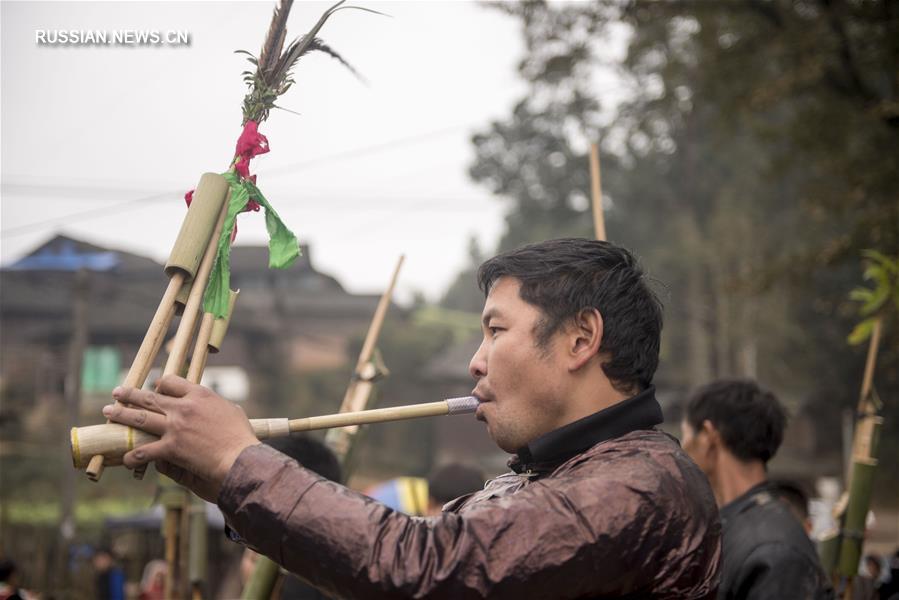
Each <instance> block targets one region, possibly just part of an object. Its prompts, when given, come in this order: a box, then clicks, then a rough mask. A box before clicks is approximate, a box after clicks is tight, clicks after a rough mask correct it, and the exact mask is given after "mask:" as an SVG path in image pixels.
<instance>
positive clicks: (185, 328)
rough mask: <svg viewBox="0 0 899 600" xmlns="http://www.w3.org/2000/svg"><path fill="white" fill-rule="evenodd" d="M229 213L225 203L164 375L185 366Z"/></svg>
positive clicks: (207, 248)
mask: <svg viewBox="0 0 899 600" xmlns="http://www.w3.org/2000/svg"><path fill="white" fill-rule="evenodd" d="M227 213H228V203H227V202H225V204H224V205H223V206H222V209H221V211H219V215H218V220H217V221H216V223H215V228H214V229H213V233H212V238H211V239H210V240H209V243H208V244H207V246H206V251H205V253H204V254H203V260H202V261H201V262H200V268H199V269H198V270H197V274H196V277H194V281H193V284H192V287H191V289H190V295H189V296H188V297H187V304H185V305H184V315H183V316H182V317H181V322H180V323H179V324H178V331H177V332H176V333H175V341H174V343H173V344H172V351H171V353H170V354H169V358H168V360H167V361H166V363H165V369H164V370H163V375H177V374H178V373H179V372H180V371H181V367H182V366H183V365H184V360H185V358H186V357H187V350H188V347H189V346H190V340H191V338H192V337H193V331H194V325H195V324H196V321H197V317H198V315H199V314H200V305H201V304H202V303H203V294H204V293H205V292H206V283H207V282H208V281H209V274H210V273H211V272H212V265H213V264H214V263H215V256H216V253H217V252H218V240H219V237H220V236H221V233H222V228H223V227H224V225H225V216H226V215H227ZM210 332H211V329H210ZM207 340H208V338H207Z"/></svg>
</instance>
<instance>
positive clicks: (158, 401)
mask: <svg viewBox="0 0 899 600" xmlns="http://www.w3.org/2000/svg"><path fill="white" fill-rule="evenodd" d="M112 397H113V398H114V399H115V400H118V401H119V402H124V403H125V404H133V405H135V406H139V407H141V408H147V409H149V410H152V411H153V412H157V413H162V414H165V412H166V410H165V409H166V408H167V407H168V406H170V405H171V402H173V401H174V398H170V397H168V396H166V395H164V394H159V393H157V392H151V391H149V390H139V389H137V388H126V387H121V386H119V387H117V388H116V389H114V390H112Z"/></svg>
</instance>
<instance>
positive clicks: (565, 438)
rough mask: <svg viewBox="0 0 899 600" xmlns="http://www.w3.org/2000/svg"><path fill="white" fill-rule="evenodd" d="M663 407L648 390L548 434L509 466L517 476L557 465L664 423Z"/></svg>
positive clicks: (653, 390) (535, 441)
mask: <svg viewBox="0 0 899 600" xmlns="http://www.w3.org/2000/svg"><path fill="white" fill-rule="evenodd" d="M662 420H663V419H662V407H661V406H659V403H658V401H657V400H656V397H655V387H654V386H649V387H648V388H646V389H645V390H643V391H642V392H640V393H639V394H637V395H636V396H632V397H630V398H628V399H627V400H623V401H621V402H619V403H618V404H614V405H612V406H610V407H608V408H604V409H603V410H601V411H599V412H595V413H593V414H592V415H588V416H586V417H584V418H582V419H578V420H577V421H574V422H572V423H569V424H568V425H563V426H562V427H559V428H558V429H554V430H553V431H550V432H549V433H545V434H543V435H541V436H540V437H538V438H537V439H535V440H534V441H532V442H531V443H530V444H528V445H527V446H525V447H523V448H520V449H519V450H518V452H517V459H516V458H513V459H512V461H511V462H510V464H509V466H510V467H511V468H512V469H513V470H514V471H515V472H517V473H520V472H522V471H525V470H530V469H532V468H533V467H534V466H535V465H538V464H541V463H544V464H545V463H554V464H558V463H561V462H564V461H566V460H568V459H569V458H571V457H572V456H574V455H575V454H580V453H581V452H583V451H584V450H587V449H588V448H591V447H592V446H595V445H596V444H598V443H600V442H604V441H606V440H610V439H612V438H617V437H621V436H622V435H624V434H626V433H630V432H631V431H636V430H639V429H652V428H653V427H655V426H656V425H658V424H659V423H661V422H662Z"/></svg>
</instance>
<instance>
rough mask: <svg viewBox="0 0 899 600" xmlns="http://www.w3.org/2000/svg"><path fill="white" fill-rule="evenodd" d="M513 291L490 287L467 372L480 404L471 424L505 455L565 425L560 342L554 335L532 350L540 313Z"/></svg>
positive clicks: (514, 284)
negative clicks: (479, 424)
mask: <svg viewBox="0 0 899 600" xmlns="http://www.w3.org/2000/svg"><path fill="white" fill-rule="evenodd" d="M519 288H520V284H519V282H518V280H517V279H515V278H512V277H501V278H499V279H498V280H497V281H496V282H495V283H494V284H493V287H492V289H491V290H490V293H489V295H488V296H487V301H486V302H485V303H484V312H483V314H482V319H481V328H482V330H483V333H484V339H483V341H482V342H481V347H480V348H478V351H477V352H476V353H475V355H474V356H473V357H472V359H471V363H470V364H469V366H468V371H469V373H471V376H472V377H474V378H475V379H476V380H477V386H476V387H475V389H474V391H473V392H472V393H473V394H474V395H475V396H477V397H478V398H479V399H480V400H481V405H480V406H479V407H478V412H477V418H478V420H481V421H484V422H486V423H487V432H488V433H489V434H490V437H492V438H493V441H494V442H496V444H497V445H498V446H499V447H500V448H502V449H503V450H505V451H506V452H509V453H512V452H515V451H516V450H518V449H519V448H521V447H523V446H525V445H526V444H527V443H528V442H530V441H532V440H533V439H535V438H537V437H538V436H540V435H543V434H544V433H547V432H549V431H552V430H553V429H555V428H557V427H560V426H561V425H564V424H565V423H564V422H562V418H563V416H564V411H563V408H564V402H565V397H566V394H567V389H566V386H565V384H566V381H567V377H566V375H567V374H568V370H567V367H566V365H565V363H564V360H563V358H564V355H565V352H564V348H565V343H564V339H565V337H564V335H563V334H562V333H557V334H555V335H554V336H553V337H552V338H551V339H550V341H549V343H548V345H547V346H546V348H540V347H538V346H537V338H536V336H535V330H536V327H537V324H538V323H539V321H540V318H541V311H540V310H539V309H538V308H537V307H535V306H532V305H531V304H528V303H527V302H525V301H524V300H522V299H521V298H520V297H519V295H518V291H519Z"/></svg>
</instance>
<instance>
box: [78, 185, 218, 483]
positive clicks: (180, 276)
mask: <svg viewBox="0 0 899 600" xmlns="http://www.w3.org/2000/svg"><path fill="white" fill-rule="evenodd" d="M227 191H228V182H227V181H226V180H225V178H224V177H222V176H221V175H217V174H215V173H204V174H203V176H202V177H200V182H199V183H198V184H197V189H196V192H195V193H194V197H195V198H194V202H192V203H191V207H190V208H189V209H188V210H187V215H185V217H184V221H183V222H182V223H181V230H180V231H179V232H178V238H177V239H176V241H175V245H174V246H173V247H172V253H171V255H170V256H169V261H168V263H166V266H165V272H166V274H168V275H169V283H168V286H167V287H166V290H165V293H164V294H163V296H162V299H161V300H160V301H159V306H157V308H156V312H155V314H154V315H153V318H152V320H151V321H150V326H149V327H148V328H147V333H146V334H145V335H144V339H143V341H142V342H141V345H140V348H138V351H137V354H136V355H135V357H134V361H133V362H132V363H131V368H130V369H129V370H128V375H127V376H126V377H125V380H124V382H123V385H125V386H127V387H142V386H143V385H144V381H146V379H147V375H149V373H150V369H151V368H152V367H153V361H154V360H155V359H156V355H157V354H159V349H160V347H161V346H162V340H163V338H164V337H165V333H166V331H168V328H169V325H170V324H171V322H172V317H173V315H174V313H175V299H176V298H177V296H178V292H179V291H180V290H181V288H182V287H183V285H184V283H185V282H186V281H189V280H190V279H192V278H193V277H194V275H195V273H196V271H197V267H198V265H199V255H198V254H197V252H196V251H195V248H196V247H197V246H198V245H199V246H200V247H203V248H205V247H206V246H207V245H208V242H209V236H211V235H212V229H213V226H212V223H213V222H212V221H211V220H210V219H209V218H208V215H209V214H210V213H211V212H215V213H216V214H217V211H218V210H219V208H220V207H221V205H222V203H224V202H225V198H226V196H227ZM194 256H197V258H196V260H194V259H193V257H194ZM86 472H87V477H88V479H90V480H91V481H99V480H100V477H102V476H103V457H102V456H96V457H93V459H92V460H91V463H90V465H89V466H88V468H87V469H86Z"/></svg>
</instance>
